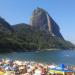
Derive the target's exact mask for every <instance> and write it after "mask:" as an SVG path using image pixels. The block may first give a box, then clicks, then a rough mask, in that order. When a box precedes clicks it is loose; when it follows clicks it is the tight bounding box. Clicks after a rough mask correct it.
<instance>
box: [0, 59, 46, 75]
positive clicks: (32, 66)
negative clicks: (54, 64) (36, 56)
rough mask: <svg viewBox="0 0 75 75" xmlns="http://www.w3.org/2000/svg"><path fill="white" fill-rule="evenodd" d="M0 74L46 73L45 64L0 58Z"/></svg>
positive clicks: (28, 74) (30, 74)
mask: <svg viewBox="0 0 75 75" xmlns="http://www.w3.org/2000/svg"><path fill="white" fill-rule="evenodd" d="M0 75H47V65H45V64H41V63H36V62H30V61H19V60H14V61H13V60H12V59H6V60H4V59H2V60H0Z"/></svg>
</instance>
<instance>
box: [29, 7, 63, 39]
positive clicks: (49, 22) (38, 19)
mask: <svg viewBox="0 0 75 75" xmlns="http://www.w3.org/2000/svg"><path fill="white" fill-rule="evenodd" d="M30 25H32V26H33V28H34V29H39V30H41V31H44V32H46V33H48V34H51V35H53V36H57V37H59V38H62V39H63V36H62V35H61V33H60V28H59V26H58V24H57V23H56V22H55V21H54V20H53V19H52V17H51V16H49V14H48V12H46V11H45V10H44V9H42V8H37V9H35V10H34V11H33V13H32V17H31V24H30Z"/></svg>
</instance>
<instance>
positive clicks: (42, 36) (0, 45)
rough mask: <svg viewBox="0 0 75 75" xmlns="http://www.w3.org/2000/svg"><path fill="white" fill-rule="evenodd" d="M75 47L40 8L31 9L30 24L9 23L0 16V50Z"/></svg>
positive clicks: (16, 50)
mask: <svg viewBox="0 0 75 75" xmlns="http://www.w3.org/2000/svg"><path fill="white" fill-rule="evenodd" d="M45 49H75V45H73V44H72V43H71V42H69V41H66V40H65V39H64V38H63V36H62V35H61V33H60V28H59V26H58V24H56V22H55V21H54V20H53V19H52V18H51V16H49V14H48V13H47V12H46V11H45V10H44V9H41V8H37V9H35V10H34V11H33V14H32V18H31V23H30V25H28V24H25V23H20V24H15V25H10V24H9V23H8V22H7V21H6V20H5V19H3V18H2V17H0V52H21V51H37V50H45Z"/></svg>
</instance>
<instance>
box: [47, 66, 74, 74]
mask: <svg viewBox="0 0 75 75" xmlns="http://www.w3.org/2000/svg"><path fill="white" fill-rule="evenodd" d="M74 73H75V72H74V71H72V70H68V69H65V67H64V66H63V67H61V66H53V65H52V66H49V67H48V75H74Z"/></svg>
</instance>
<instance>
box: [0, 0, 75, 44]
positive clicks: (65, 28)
mask: <svg viewBox="0 0 75 75" xmlns="http://www.w3.org/2000/svg"><path fill="white" fill-rule="evenodd" d="M36 7H41V8H43V9H45V10H46V11H47V12H48V13H49V14H50V15H51V16H52V17H53V19H54V20H55V21H56V22H57V23H58V25H59V26H60V29H61V30H60V31H61V33H62V35H63V36H64V38H65V39H67V40H69V41H72V42H73V43H74V44H75V0H0V16H2V17H3V18H5V19H6V20H7V21H8V22H9V23H10V24H12V25H13V24H17V23H29V22H30V17H31V15H32V11H33V10H34V9H35V8H36Z"/></svg>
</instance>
